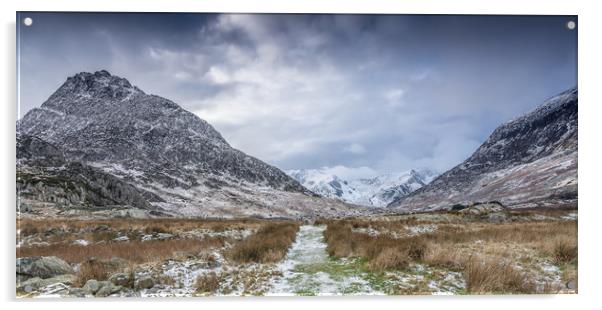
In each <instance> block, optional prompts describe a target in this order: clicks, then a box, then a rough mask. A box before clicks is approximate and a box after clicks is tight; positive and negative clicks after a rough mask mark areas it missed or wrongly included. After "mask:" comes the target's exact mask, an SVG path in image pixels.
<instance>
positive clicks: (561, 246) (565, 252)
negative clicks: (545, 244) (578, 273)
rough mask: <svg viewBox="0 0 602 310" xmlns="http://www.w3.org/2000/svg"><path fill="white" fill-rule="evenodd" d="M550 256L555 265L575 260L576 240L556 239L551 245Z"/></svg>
mask: <svg viewBox="0 0 602 310" xmlns="http://www.w3.org/2000/svg"><path fill="white" fill-rule="evenodd" d="M552 255H553V257H554V263H556V264H566V263H570V262H572V261H574V260H576V259H577V240H576V239H575V238H558V239H557V240H556V241H555V242H554V243H553V249H552Z"/></svg>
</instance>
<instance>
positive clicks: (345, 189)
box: [287, 168, 437, 207]
mask: <svg viewBox="0 0 602 310" xmlns="http://www.w3.org/2000/svg"><path fill="white" fill-rule="evenodd" d="M287 173H288V175H290V176H291V177H293V178H294V179H296V180H297V181H299V183H301V184H302V185H303V186H305V187H306V188H307V189H309V190H311V191H312V192H314V193H316V194H319V195H321V196H324V197H329V198H336V199H339V200H342V201H345V202H349V203H354V204H359V205H364V206H372V207H384V206H386V205H387V204H389V203H391V202H392V201H393V200H395V199H397V198H401V197H404V196H406V195H408V194H410V193H412V192H413V191H415V190H417V189H419V188H421V187H422V186H424V185H426V184H428V183H429V182H430V181H431V180H433V179H434V178H435V177H436V176H437V174H436V173H435V172H433V171H432V170H429V169H426V168H424V169H416V170H410V171H405V172H401V173H388V174H382V175H377V176H374V177H370V178H342V177H340V176H338V175H336V174H333V173H332V172H331V171H330V169H327V168H321V169H303V170H289V171H287Z"/></svg>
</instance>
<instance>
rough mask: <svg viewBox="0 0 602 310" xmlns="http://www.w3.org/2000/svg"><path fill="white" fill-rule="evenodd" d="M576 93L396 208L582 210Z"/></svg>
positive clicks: (523, 121) (492, 139)
mask: <svg viewBox="0 0 602 310" xmlns="http://www.w3.org/2000/svg"><path fill="white" fill-rule="evenodd" d="M577 105H578V92H577V89H576V88H573V89H570V90H567V91H565V92H563V93H561V94H559V95H557V96H555V97H553V98H550V99H548V100H547V101H545V102H544V103H543V104H542V105H541V106H539V107H538V108H537V109H535V110H534V111H532V112H530V113H527V114H525V115H523V116H521V117H519V118H516V119H514V120H512V121H510V122H507V123H505V124H503V125H501V126H499V127H498V128H497V129H496V130H495V131H494V132H493V133H492V134H491V136H489V138H488V139H487V140H486V141H485V142H484V143H483V144H482V145H481V146H480V147H479V148H478V149H477V150H476V151H475V152H474V153H473V154H472V156H470V158H468V159H467V160H465V161H464V162H463V163H461V164H460V165H458V166H456V167H455V168H453V169H451V170H449V171H447V172H445V173H444V174H442V175H441V176H439V177H438V178H436V179H435V180H434V181H433V182H431V183H430V184H429V185H427V186H425V187H423V188H421V189H419V190H417V191H415V192H414V193H412V194H411V195H409V196H407V197H403V198H401V199H398V200H396V201H394V202H392V203H391V204H389V207H390V208H393V209H395V210H401V211H407V210H432V209H440V208H446V207H450V206H452V205H453V204H457V203H461V204H466V203H470V202H476V201H491V200H498V201H501V202H502V203H503V204H505V205H508V206H511V207H554V206H563V205H576V201H577Z"/></svg>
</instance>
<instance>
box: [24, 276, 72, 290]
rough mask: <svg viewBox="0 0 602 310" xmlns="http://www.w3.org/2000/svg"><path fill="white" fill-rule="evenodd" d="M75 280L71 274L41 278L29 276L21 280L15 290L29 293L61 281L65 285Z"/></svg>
mask: <svg viewBox="0 0 602 310" xmlns="http://www.w3.org/2000/svg"><path fill="white" fill-rule="evenodd" d="M73 282H75V276H74V275H71V274H65V275H60V276H56V277H52V278H48V279H42V278H39V277H35V278H31V279H29V280H26V281H23V282H21V283H20V284H18V285H17V291H19V292H25V293H31V292H33V291H40V290H41V289H43V288H45V287H48V286H51V285H56V284H58V283H62V284H65V285H72V284H73Z"/></svg>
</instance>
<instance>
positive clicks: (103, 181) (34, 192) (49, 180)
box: [17, 134, 162, 212]
mask: <svg viewBox="0 0 602 310" xmlns="http://www.w3.org/2000/svg"><path fill="white" fill-rule="evenodd" d="M17 192H18V194H19V199H20V200H21V201H20V202H21V204H22V206H23V208H22V209H21V210H20V211H22V212H23V211H27V205H28V203H29V202H31V201H35V202H39V203H50V204H53V205H55V206H57V207H59V208H62V207H68V206H73V205H77V206H79V207H83V208H94V207H101V206H111V205H127V206H132V207H135V208H140V209H149V210H150V209H153V207H152V206H151V204H150V202H152V201H157V202H160V201H162V200H161V198H160V197H158V196H157V195H154V194H152V193H150V192H145V191H143V190H140V189H137V188H136V187H135V186H133V185H131V184H128V183H126V182H124V181H122V180H121V179H119V178H117V177H115V176H113V175H111V174H108V173H106V172H104V171H102V170H100V169H98V168H94V167H91V166H88V165H85V164H83V163H81V162H77V161H73V162H71V161H68V160H66V159H65V157H64V156H63V151H62V150H61V149H60V148H58V147H56V146H54V145H52V144H50V143H48V142H45V141H43V140H41V139H39V138H36V137H32V136H26V135H22V134H20V135H18V136H17Z"/></svg>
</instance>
